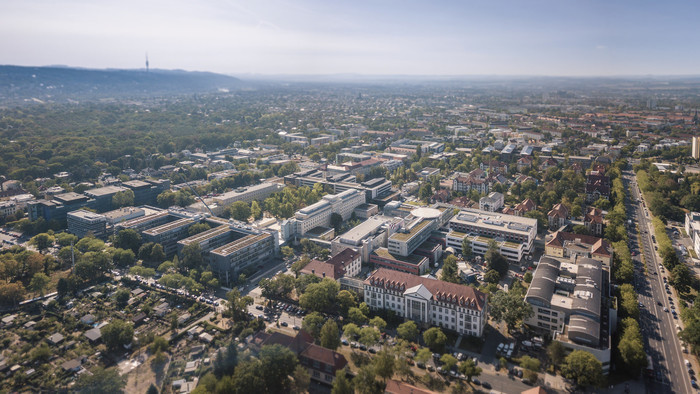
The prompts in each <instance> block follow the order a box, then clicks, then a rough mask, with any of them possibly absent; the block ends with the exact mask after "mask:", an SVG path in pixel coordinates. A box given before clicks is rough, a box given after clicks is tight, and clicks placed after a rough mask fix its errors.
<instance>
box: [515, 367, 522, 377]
mask: <svg viewBox="0 0 700 394" xmlns="http://www.w3.org/2000/svg"><path fill="white" fill-rule="evenodd" d="M516 375H517V376H518V377H519V378H522V377H523V370H522V369H518V370H516Z"/></svg>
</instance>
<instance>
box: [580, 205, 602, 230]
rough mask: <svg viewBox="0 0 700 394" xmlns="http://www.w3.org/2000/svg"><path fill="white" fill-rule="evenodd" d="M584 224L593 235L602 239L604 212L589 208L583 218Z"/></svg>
mask: <svg viewBox="0 0 700 394" xmlns="http://www.w3.org/2000/svg"><path fill="white" fill-rule="evenodd" d="M583 224H584V225H585V226H586V229H587V230H588V231H589V232H590V233H591V234H593V235H595V236H598V237H602V236H603V224H604V218H603V210H602V209H600V208H595V207H588V210H587V211H586V214H585V215H584V217H583Z"/></svg>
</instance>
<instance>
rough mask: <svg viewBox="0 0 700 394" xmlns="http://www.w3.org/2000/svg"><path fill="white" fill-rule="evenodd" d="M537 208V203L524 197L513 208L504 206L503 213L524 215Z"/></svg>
mask: <svg viewBox="0 0 700 394" xmlns="http://www.w3.org/2000/svg"><path fill="white" fill-rule="evenodd" d="M536 208H537V204H535V202H534V201H532V200H531V199H529V198H526V199H524V200H523V201H522V202H521V203H520V204H518V205H516V206H515V208H504V209H503V213H505V214H508V215H515V216H525V214H526V213H528V212H530V211H532V210H534V209H536Z"/></svg>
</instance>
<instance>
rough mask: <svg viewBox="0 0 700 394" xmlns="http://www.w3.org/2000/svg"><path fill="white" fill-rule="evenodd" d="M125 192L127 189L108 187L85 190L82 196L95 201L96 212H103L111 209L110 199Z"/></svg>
mask: <svg viewBox="0 0 700 394" xmlns="http://www.w3.org/2000/svg"><path fill="white" fill-rule="evenodd" d="M127 190H129V189H127V188H126V187H122V186H115V185H110V186H104V187H98V188H96V189H90V190H86V191H85V193H83V194H85V195H86V196H87V197H88V198H91V199H93V200H95V204H94V208H95V209H96V210H97V212H105V211H109V210H110V209H112V198H113V197H114V195H115V194H117V193H119V192H123V191H127Z"/></svg>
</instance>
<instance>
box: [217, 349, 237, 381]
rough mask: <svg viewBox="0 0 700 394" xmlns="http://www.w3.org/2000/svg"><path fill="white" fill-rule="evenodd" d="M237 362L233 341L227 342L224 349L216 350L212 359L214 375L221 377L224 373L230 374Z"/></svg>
mask: <svg viewBox="0 0 700 394" xmlns="http://www.w3.org/2000/svg"><path fill="white" fill-rule="evenodd" d="M237 364H238V349H237V346H236V342H235V341H231V342H229V344H228V346H226V349H223V350H219V351H218V352H216V358H215V359H214V375H216V377H218V378H221V377H222V376H224V375H227V374H231V372H233V370H234V368H236V365H237Z"/></svg>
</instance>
